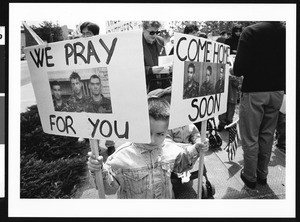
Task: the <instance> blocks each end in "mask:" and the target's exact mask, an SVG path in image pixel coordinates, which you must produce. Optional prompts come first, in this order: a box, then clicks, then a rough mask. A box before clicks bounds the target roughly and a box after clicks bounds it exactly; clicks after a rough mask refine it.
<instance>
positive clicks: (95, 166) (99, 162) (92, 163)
mask: <svg viewBox="0 0 300 222" xmlns="http://www.w3.org/2000/svg"><path fill="white" fill-rule="evenodd" d="M88 156H89V158H88V162H87V165H88V168H89V170H90V171H99V170H100V169H102V167H103V157H102V156H99V157H98V159H96V156H95V155H94V154H93V153H92V152H88Z"/></svg>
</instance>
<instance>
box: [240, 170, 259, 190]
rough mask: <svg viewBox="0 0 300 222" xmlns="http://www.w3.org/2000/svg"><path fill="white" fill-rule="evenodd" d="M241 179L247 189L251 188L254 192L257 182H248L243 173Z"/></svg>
mask: <svg viewBox="0 0 300 222" xmlns="http://www.w3.org/2000/svg"><path fill="white" fill-rule="evenodd" d="M241 179H242V181H243V182H244V184H245V185H246V186H247V187H249V188H250V189H252V190H253V189H255V187H256V182H251V181H249V180H247V179H246V177H244V175H243V173H242V171H241Z"/></svg>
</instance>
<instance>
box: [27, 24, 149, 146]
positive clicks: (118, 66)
mask: <svg viewBox="0 0 300 222" xmlns="http://www.w3.org/2000/svg"><path fill="white" fill-rule="evenodd" d="M24 51H25V54H26V58H27V63H28V68H29V71H30V75H31V80H32V84H33V89H34V93H35V97H36V101H37V105H38V111H39V115H40V118H41V122H42V127H43V130H44V132H46V133H49V134H56V135H64V136H73V137H83V138H89V139H111V140H126V141H134V142H141V143H148V142H150V127H149V114H148V103H147V91H146V84H145V82H146V81H145V75H141V74H143V73H144V72H145V70H144V61H143V48H142V31H140V30H136V31H128V32H118V33H111V34H107V35H97V36H92V37H88V38H78V39H72V40H67V41H61V42H56V43H49V44H44V45H37V46H31V47H27V48H25V49H24ZM129 53H130V56H128V55H129ZM132 79H134V81H132ZM128 86H130V87H128ZM136 94H138V95H139V96H138V97H136V96H132V95H136ZM140 120H145V121H140ZM140 129H144V130H140Z"/></svg>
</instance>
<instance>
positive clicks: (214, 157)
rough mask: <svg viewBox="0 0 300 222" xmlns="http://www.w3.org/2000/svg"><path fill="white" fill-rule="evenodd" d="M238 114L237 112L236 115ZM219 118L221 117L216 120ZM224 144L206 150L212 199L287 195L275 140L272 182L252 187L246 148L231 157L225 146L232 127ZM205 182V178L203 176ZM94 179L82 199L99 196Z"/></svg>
mask: <svg viewBox="0 0 300 222" xmlns="http://www.w3.org/2000/svg"><path fill="white" fill-rule="evenodd" d="M235 118H237V116H235ZM216 122H217V120H216ZM220 136H221V138H222V146H221V147H220V148H219V149H217V150H210V151H208V152H207V153H206V154H205V157H204V163H205V166H206V169H207V177H208V180H209V181H210V183H211V184H213V186H214V187H215V194H214V195H213V197H211V198H209V199H285V198H286V188H285V184H286V183H285V164H286V163H285V162H286V157H285V153H283V152H282V151H280V150H279V149H277V148H276V146H275V143H274V145H273V149H272V155H271V159H270V163H269V175H268V180H267V181H268V184H267V185H266V186H262V185H259V184H258V185H257V186H256V189H254V190H251V189H249V188H248V187H246V186H245V185H244V183H243V181H242V180H241V178H240V172H241V169H242V168H243V163H244V161H243V150H242V147H241V146H240V144H239V146H238V149H237V153H236V156H235V158H234V159H233V161H229V160H228V154H227V152H226V151H225V150H224V147H225V146H226V145H227V143H228V136H229V135H228V131H226V130H224V131H222V132H221V133H220ZM198 166H199V163H198V162H196V164H195V165H194V168H193V170H192V171H197V169H198ZM203 181H204V182H205V179H203ZM90 182H91V181H89V180H87V183H86V185H85V186H84V187H82V189H81V190H80V193H79V194H78V196H77V198H80V199H98V193H97V190H96V189H94V188H93V185H92V184H91V183H90ZM192 187H193V189H194V191H195V192H197V189H198V179H194V180H193V185H192ZM106 198H107V199H116V198H117V197H116V195H107V196H106Z"/></svg>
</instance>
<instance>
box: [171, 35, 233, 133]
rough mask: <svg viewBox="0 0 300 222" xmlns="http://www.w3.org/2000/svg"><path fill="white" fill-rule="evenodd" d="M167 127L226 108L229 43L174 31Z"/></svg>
mask: <svg viewBox="0 0 300 222" xmlns="http://www.w3.org/2000/svg"><path fill="white" fill-rule="evenodd" d="M174 39H175V45H174V58H173V60H174V66H173V80H172V102H171V109H170V112H171V114H170V124H169V128H170V129H173V128H177V127H181V126H184V125H188V124H190V123H196V122H200V121H203V120H207V119H209V118H211V117H215V116H218V115H220V114H222V113H224V112H226V109H227V94H228V78H229V50H230V48H229V46H227V45H225V44H222V43H218V42H215V41H212V40H209V39H206V38H201V37H196V36H193V35H186V34H181V33H175V35H174Z"/></svg>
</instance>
